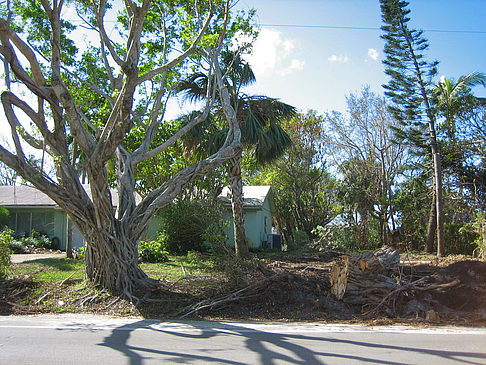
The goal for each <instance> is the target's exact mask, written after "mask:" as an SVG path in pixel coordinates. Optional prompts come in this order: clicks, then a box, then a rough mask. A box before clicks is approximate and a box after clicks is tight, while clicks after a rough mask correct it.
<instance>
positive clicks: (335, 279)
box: [331, 256, 349, 299]
mask: <svg viewBox="0 0 486 365" xmlns="http://www.w3.org/2000/svg"><path fill="white" fill-rule="evenodd" d="M348 268H349V258H348V256H343V257H342V258H341V260H339V261H337V262H336V263H335V264H334V265H333V266H332V268H331V293H332V294H334V296H335V297H336V298H338V299H342V298H343V296H344V293H345V292H346V286H347V282H348Z"/></svg>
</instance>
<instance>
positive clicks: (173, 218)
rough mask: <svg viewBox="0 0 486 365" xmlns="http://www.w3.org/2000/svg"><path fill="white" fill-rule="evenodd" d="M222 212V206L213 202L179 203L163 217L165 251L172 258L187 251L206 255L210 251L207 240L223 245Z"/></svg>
mask: <svg viewBox="0 0 486 365" xmlns="http://www.w3.org/2000/svg"><path fill="white" fill-rule="evenodd" d="M222 212H223V209H222V207H221V203H220V202H218V201H216V200H215V199H214V200H210V199H205V200H192V199H190V198H185V199H180V200H177V201H176V202H175V203H174V204H172V205H170V206H168V207H166V208H165V209H164V210H163V211H162V212H161V213H160V216H161V217H162V219H163V221H164V223H163V227H162V231H161V233H163V234H164V235H165V237H166V238H165V245H166V246H165V247H166V249H167V251H168V252H170V253H171V254H186V253H187V252H188V251H205V250H208V249H209V248H210V247H211V242H206V240H207V239H216V240H217V241H215V242H214V244H215V245H216V244H217V242H221V240H222V237H223V236H222V235H223V234H224V233H223V227H224V226H223V224H224V222H223V217H222Z"/></svg>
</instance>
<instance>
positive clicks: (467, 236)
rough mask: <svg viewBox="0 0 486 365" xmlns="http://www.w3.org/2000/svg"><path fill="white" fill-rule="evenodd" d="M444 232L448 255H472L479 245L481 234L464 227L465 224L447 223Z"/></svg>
mask: <svg viewBox="0 0 486 365" xmlns="http://www.w3.org/2000/svg"><path fill="white" fill-rule="evenodd" d="M444 233H445V239H446V242H447V245H446V254H447V255H454V254H462V255H472V254H473V252H474V250H475V248H476V247H477V243H476V240H477V239H478V237H479V235H478V234H477V233H476V232H474V231H472V230H469V229H464V224H458V223H446V224H445V225H444Z"/></svg>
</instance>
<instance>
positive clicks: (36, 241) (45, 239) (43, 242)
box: [12, 230, 59, 249]
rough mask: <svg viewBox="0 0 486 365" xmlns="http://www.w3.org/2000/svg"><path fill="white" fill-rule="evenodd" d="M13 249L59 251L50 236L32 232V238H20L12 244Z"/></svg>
mask: <svg viewBox="0 0 486 365" xmlns="http://www.w3.org/2000/svg"><path fill="white" fill-rule="evenodd" d="M12 245H13V246H12V247H13V248H15V249H21V248H25V247H30V248H44V249H58V248H59V247H54V244H53V241H52V240H51V239H50V238H49V236H48V235H47V234H45V233H42V232H36V231H34V230H32V232H31V235H30V236H24V237H18V238H15V240H14V241H13V242H12Z"/></svg>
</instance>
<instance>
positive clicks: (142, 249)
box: [138, 236, 169, 263]
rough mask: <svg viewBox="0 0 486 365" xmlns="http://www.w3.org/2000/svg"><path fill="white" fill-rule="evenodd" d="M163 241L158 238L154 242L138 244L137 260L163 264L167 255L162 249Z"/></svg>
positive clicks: (167, 257)
mask: <svg viewBox="0 0 486 365" xmlns="http://www.w3.org/2000/svg"><path fill="white" fill-rule="evenodd" d="M164 245H165V243H164V239H163V237H160V236H159V239H158V240H156V241H140V242H139V243H138V258H139V260H140V261H142V262H152V263H155V262H165V261H167V260H169V253H168V252H167V251H166V250H165V249H164Z"/></svg>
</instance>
